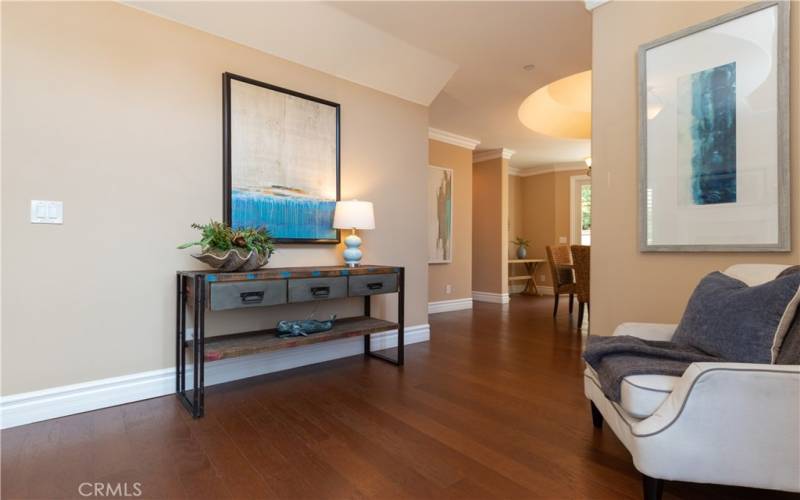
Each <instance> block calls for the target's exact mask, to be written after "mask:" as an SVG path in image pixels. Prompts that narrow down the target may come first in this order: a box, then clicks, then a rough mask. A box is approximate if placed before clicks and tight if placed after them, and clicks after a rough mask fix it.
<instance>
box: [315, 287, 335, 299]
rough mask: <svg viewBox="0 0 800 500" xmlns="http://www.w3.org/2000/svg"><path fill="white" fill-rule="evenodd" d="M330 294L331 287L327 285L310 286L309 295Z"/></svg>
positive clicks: (322, 295) (320, 295)
mask: <svg viewBox="0 0 800 500" xmlns="http://www.w3.org/2000/svg"><path fill="white" fill-rule="evenodd" d="M330 294H331V287H329V286H312V287H311V295H312V296H314V297H327V296H328V295H330Z"/></svg>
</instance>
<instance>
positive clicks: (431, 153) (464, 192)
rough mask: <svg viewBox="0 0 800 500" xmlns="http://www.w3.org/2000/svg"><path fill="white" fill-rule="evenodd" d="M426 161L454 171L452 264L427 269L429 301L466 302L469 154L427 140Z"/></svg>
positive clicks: (469, 251)
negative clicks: (447, 289) (456, 300)
mask: <svg viewBox="0 0 800 500" xmlns="http://www.w3.org/2000/svg"><path fill="white" fill-rule="evenodd" d="M428 159H429V162H430V164H431V165H435V166H437V167H446V168H452V169H453V262H451V263H449V264H429V265H428V301H429V302H437V301H440V300H455V299H466V298H469V297H472V150H471V149H467V148H462V147H459V146H454V145H452V144H447V143H444V142H439V141H434V140H430V141H428ZM447 285H450V286H452V291H451V293H449V294H448V293H447V292H446V287H447Z"/></svg>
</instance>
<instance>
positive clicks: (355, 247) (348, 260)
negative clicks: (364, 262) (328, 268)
mask: <svg viewBox="0 0 800 500" xmlns="http://www.w3.org/2000/svg"><path fill="white" fill-rule="evenodd" d="M344 244H345V246H346V247H347V248H345V249H344V263H345V264H346V265H347V267H357V266H358V265H359V264H360V263H361V256H362V255H363V254H362V253H361V249H360V248H359V247H360V246H361V238H359V237H358V235H357V234H356V230H355V229H353V232H352V233H351V234H350V235H349V236H348V237H347V238H345V239H344Z"/></svg>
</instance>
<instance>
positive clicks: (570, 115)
mask: <svg viewBox="0 0 800 500" xmlns="http://www.w3.org/2000/svg"><path fill="white" fill-rule="evenodd" d="M517 114H518V116H519V120H520V121H521V122H522V124H523V125H525V126H526V127H528V128H529V129H531V130H533V131H534V132H538V133H540V134H544V135H547V136H551V137H561V138H565V139H590V138H591V137H592V72H591V70H590V71H584V72H582V73H576V74H574V75H570V76H568V77H566V78H562V79H561V80H557V81H555V82H553V83H551V84H549V85H545V86H544V87H542V88H540V89H539V90H537V91H536V92H534V93H533V94H531V95H529V96H528V97H527V98H526V99H525V100H524V101H522V105H521V106H520V107H519V111H518V113H517Z"/></svg>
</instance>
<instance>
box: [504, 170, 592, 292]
mask: <svg viewBox="0 0 800 500" xmlns="http://www.w3.org/2000/svg"><path fill="white" fill-rule="evenodd" d="M585 172H586V169H585V168H583V169H580V168H579V169H576V170H562V171H557V172H549V173H546V174H538V175H530V176H527V177H517V176H514V175H512V176H511V179H512V180H511V182H512V183H514V184H517V185H519V186H520V192H519V195H518V196H520V197H521V202H520V203H516V204H513V205H512V210H516V211H517V213H516V214H515V215H513V216H512V218H514V219H521V223H520V227H521V229H520V231H521V236H522V237H523V238H526V239H528V240H530V242H531V245H530V247H529V248H528V257H530V258H532V259H547V254H546V253H545V247H546V246H547V245H557V244H559V238H560V237H562V236H563V237H566V238H567V241H569V238H570V234H569V233H570V220H569V218H570V178H571V177H573V176H576V175H584V174H585ZM512 239H513V236H512ZM512 247H513V245H512ZM509 251H510V252H511V253H512V254H513V253H514V251H516V248H511V249H509ZM514 272H515V273H519V274H522V273H523V272H524V269H521V268H520V269H514ZM536 283H537V284H541V285H545V286H552V280H551V279H550V271H549V269H548V267H547V265H540V266H539V267H538V269H537V272H536Z"/></svg>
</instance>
